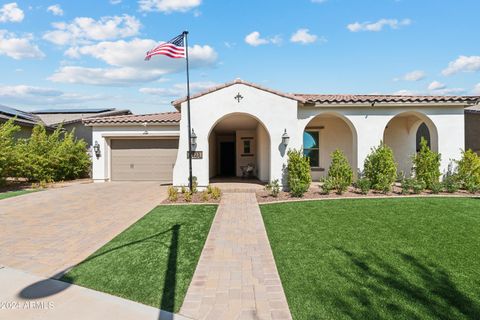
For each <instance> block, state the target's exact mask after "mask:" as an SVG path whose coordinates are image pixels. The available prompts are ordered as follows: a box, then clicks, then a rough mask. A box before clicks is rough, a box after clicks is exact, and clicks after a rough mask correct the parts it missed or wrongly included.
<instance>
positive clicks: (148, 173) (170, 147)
mask: <svg viewBox="0 0 480 320" xmlns="http://www.w3.org/2000/svg"><path fill="white" fill-rule="evenodd" d="M111 148H112V180H117V181H119V180H129V181H132V180H137V181H161V182H167V183H168V182H172V180H173V165H174V164H175V160H176V159H177V151H178V139H114V140H112V141H111Z"/></svg>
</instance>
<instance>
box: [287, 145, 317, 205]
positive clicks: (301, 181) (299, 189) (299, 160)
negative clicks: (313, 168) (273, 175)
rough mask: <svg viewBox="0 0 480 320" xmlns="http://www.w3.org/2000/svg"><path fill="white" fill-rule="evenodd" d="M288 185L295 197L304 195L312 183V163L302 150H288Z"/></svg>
mask: <svg viewBox="0 0 480 320" xmlns="http://www.w3.org/2000/svg"><path fill="white" fill-rule="evenodd" d="M287 154H288V164H287V171H288V186H289V188H290V193H291V195H292V196H294V197H302V196H303V195H304V194H305V192H307V191H308V188H309V187H310V184H311V183H312V177H311V175H310V163H309V161H308V158H307V157H305V156H304V155H303V153H302V152H301V151H298V150H295V149H292V150H289V151H288V153H287Z"/></svg>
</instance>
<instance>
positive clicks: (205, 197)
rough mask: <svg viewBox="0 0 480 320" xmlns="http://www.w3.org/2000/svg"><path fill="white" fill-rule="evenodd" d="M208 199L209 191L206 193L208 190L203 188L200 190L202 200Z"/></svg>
mask: <svg viewBox="0 0 480 320" xmlns="http://www.w3.org/2000/svg"><path fill="white" fill-rule="evenodd" d="M208 200H210V193H208V190H205V191H203V192H202V201H205V202H207V201H208Z"/></svg>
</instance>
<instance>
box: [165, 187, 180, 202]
mask: <svg viewBox="0 0 480 320" xmlns="http://www.w3.org/2000/svg"><path fill="white" fill-rule="evenodd" d="M167 192H168V200H169V201H171V202H176V201H177V200H178V190H177V188H175V187H174V186H170V187H168V190H167Z"/></svg>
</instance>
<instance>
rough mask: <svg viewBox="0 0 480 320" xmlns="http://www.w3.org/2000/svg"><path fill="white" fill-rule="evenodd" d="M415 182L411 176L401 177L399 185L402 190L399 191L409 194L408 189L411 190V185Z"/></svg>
mask: <svg viewBox="0 0 480 320" xmlns="http://www.w3.org/2000/svg"><path fill="white" fill-rule="evenodd" d="M414 184H415V180H414V179H412V178H410V177H409V178H403V179H402V180H401V187H402V191H401V193H402V194H403V195H405V194H409V193H410V190H413V186H414Z"/></svg>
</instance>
